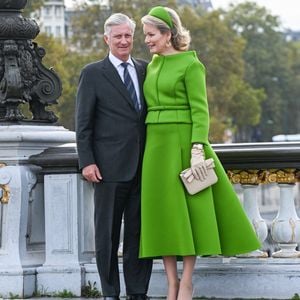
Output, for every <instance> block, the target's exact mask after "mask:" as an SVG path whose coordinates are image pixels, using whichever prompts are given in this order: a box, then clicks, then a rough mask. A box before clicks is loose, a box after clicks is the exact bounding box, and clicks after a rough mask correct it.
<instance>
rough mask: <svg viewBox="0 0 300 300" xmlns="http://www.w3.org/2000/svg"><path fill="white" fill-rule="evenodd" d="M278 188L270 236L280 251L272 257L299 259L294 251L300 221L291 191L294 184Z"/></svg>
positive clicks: (297, 241)
mask: <svg viewBox="0 0 300 300" xmlns="http://www.w3.org/2000/svg"><path fill="white" fill-rule="evenodd" d="M278 186H279V188H280V200H279V210H278V214H277V216H276V218H275V219H274V220H273V222H272V227H271V235H272V238H273V240H274V241H276V242H277V243H279V247H280V249H281V250H279V251H277V252H274V253H273V254H272V257H276V258H295V257H300V252H299V251H296V247H297V243H299V242H300V219H299V218H298V216H297V213H296V209H295V203H294V197H293V189H294V187H295V184H278Z"/></svg>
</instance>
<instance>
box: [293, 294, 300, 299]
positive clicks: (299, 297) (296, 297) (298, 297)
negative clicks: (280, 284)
mask: <svg viewBox="0 0 300 300" xmlns="http://www.w3.org/2000/svg"><path fill="white" fill-rule="evenodd" d="M292 300H300V296H299V294H297V293H296V294H295V295H294V296H293V297H292Z"/></svg>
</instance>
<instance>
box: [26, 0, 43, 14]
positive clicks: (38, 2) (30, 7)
mask: <svg viewBox="0 0 300 300" xmlns="http://www.w3.org/2000/svg"><path fill="white" fill-rule="evenodd" d="M44 2H45V0H28V1H27V5H26V7H25V9H24V11H23V15H24V16H25V17H29V16H30V13H32V12H34V11H36V10H37V9H39V8H40V7H41V6H42V5H43V4H44Z"/></svg>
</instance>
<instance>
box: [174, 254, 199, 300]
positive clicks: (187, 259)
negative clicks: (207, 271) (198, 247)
mask: <svg viewBox="0 0 300 300" xmlns="http://www.w3.org/2000/svg"><path fill="white" fill-rule="evenodd" d="M195 262H196V256H184V257H183V272H182V277H181V280H180V286H179V292H178V298H177V299H178V300H189V299H192V298H193V284H192V279H193V272H194V268H195Z"/></svg>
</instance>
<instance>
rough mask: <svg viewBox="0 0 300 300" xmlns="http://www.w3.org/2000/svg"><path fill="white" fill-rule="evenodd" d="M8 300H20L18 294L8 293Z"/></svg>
mask: <svg viewBox="0 0 300 300" xmlns="http://www.w3.org/2000/svg"><path fill="white" fill-rule="evenodd" d="M9 299H20V296H19V295H18V294H14V293H11V292H9Z"/></svg>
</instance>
